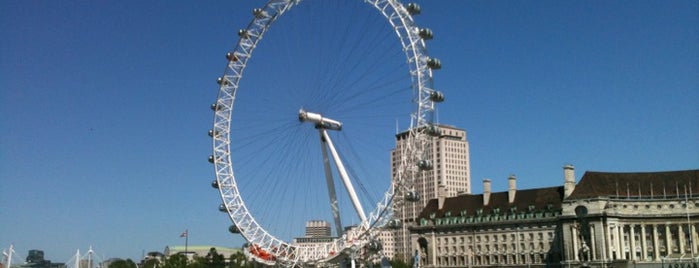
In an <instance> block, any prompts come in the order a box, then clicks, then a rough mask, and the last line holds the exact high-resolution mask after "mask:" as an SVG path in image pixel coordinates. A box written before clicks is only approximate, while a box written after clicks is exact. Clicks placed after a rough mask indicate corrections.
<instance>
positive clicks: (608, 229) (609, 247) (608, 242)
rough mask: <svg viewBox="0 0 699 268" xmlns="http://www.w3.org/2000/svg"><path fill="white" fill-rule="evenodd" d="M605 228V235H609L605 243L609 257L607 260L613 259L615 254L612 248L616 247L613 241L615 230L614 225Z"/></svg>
mask: <svg viewBox="0 0 699 268" xmlns="http://www.w3.org/2000/svg"><path fill="white" fill-rule="evenodd" d="M605 230H606V233H605V236H606V237H607V239H606V241H604V244H605V246H606V247H607V258H605V260H606V259H611V258H612V256H614V255H613V253H612V248H614V243H613V242H612V231H613V230H614V227H611V226H607V227H606V228H605Z"/></svg>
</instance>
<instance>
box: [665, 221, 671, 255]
mask: <svg viewBox="0 0 699 268" xmlns="http://www.w3.org/2000/svg"><path fill="white" fill-rule="evenodd" d="M665 253H666V254H667V255H670V254H671V253H672V233H671V232H670V225H669V224H665Z"/></svg>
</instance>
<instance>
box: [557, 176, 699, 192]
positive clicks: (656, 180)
mask: <svg viewBox="0 0 699 268" xmlns="http://www.w3.org/2000/svg"><path fill="white" fill-rule="evenodd" d="M685 193H686V194H687V195H689V196H699V170H682V171H662V172H635V173H614V172H594V171H588V172H585V174H584V175H583V177H582V178H581V179H580V182H578V184H577V185H576V186H575V190H574V191H573V193H571V195H570V196H569V197H568V199H585V198H593V197H620V198H641V197H642V198H671V197H682V198H684V196H685Z"/></svg>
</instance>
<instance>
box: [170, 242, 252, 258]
mask: <svg viewBox="0 0 699 268" xmlns="http://www.w3.org/2000/svg"><path fill="white" fill-rule="evenodd" d="M186 248H187V252H190V253H195V254H197V255H200V256H206V254H207V253H209V250H210V249H211V248H216V252H217V253H218V254H221V255H223V256H224V257H226V258H228V257H229V256H230V255H231V254H234V253H236V252H242V249H241V248H228V247H220V246H212V245H188V246H186ZM181 252H185V246H184V245H177V246H166V247H165V250H164V251H163V253H164V254H165V255H166V256H170V255H173V254H177V253H181Z"/></svg>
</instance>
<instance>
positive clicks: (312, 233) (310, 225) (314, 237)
mask: <svg viewBox="0 0 699 268" xmlns="http://www.w3.org/2000/svg"><path fill="white" fill-rule="evenodd" d="M331 233H332V231H331V229H330V223H329V222H327V221H323V220H312V221H308V222H306V236H304V237H297V238H294V243H295V244H313V243H327V242H331V241H332V240H333V237H332V236H331Z"/></svg>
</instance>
